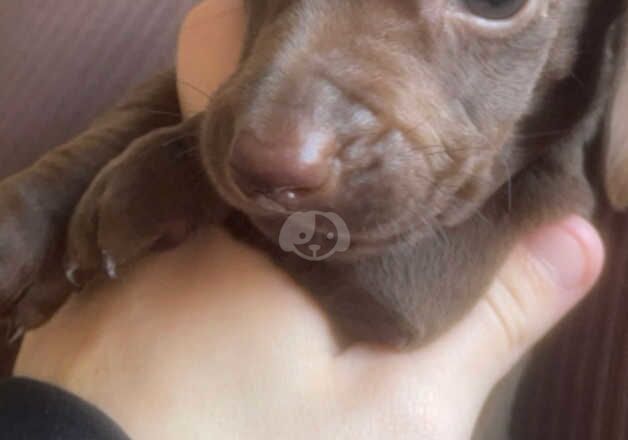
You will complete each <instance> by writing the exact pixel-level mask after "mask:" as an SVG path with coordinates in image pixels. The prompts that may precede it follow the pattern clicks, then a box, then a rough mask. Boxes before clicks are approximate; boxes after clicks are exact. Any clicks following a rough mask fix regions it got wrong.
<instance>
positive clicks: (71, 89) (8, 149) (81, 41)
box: [0, 0, 198, 377]
mask: <svg viewBox="0 0 628 440" xmlns="http://www.w3.org/2000/svg"><path fill="white" fill-rule="evenodd" d="M197 3H198V0H159V1H155V0H132V1H129V0H88V1H77V0H0V179H2V178H3V177H5V176H7V175H9V174H12V173H14V172H16V171H18V170H20V169H22V168H24V167H25V166H27V165H29V164H30V163H32V162H33V161H34V160H35V159H37V158H38V157H39V156H40V155H41V154H42V153H43V152H45V151H47V150H48V149H50V148H52V147H55V146H57V145H59V144H61V143H63V142H64V141H66V140H68V139H70V138H71V137H73V136H74V135H76V134H77V133H79V132H80V131H81V130H83V129H84V128H85V127H86V125H87V124H88V123H89V121H90V120H91V119H93V118H94V116H96V115H97V114H98V113H100V112H102V111H103V110H104V109H106V108H107V107H108V106H110V105H111V104H112V103H113V102H114V101H116V100H117V99H120V97H121V96H122V95H123V94H124V92H125V91H126V90H128V89H129V88H130V87H132V86H133V85H134V84H137V83H139V82H141V81H142V80H144V79H146V78H148V77H149V76H151V75H153V74H155V73H156V72H159V71H160V70H162V69H165V68H168V67H171V66H173V65H174V56H175V48H176V41H177V31H178V27H179V25H180V23H181V20H182V19H183V17H184V15H185V13H186V12H187V11H189V9H190V8H191V7H192V6H194V5H195V4H197ZM4 334H5V330H4V329H2V328H0V377H2V376H4V375H6V374H8V373H9V371H10V369H11V363H12V359H13V358H14V356H15V349H16V347H6V345H5V344H4V341H5V339H6V338H5V337H4Z"/></svg>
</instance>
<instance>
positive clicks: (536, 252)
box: [526, 217, 603, 290]
mask: <svg viewBox="0 0 628 440" xmlns="http://www.w3.org/2000/svg"><path fill="white" fill-rule="evenodd" d="M526 246H527V248H528V250H529V251H530V253H531V254H532V255H533V256H534V257H535V258H536V259H537V260H538V261H539V262H540V263H541V264H542V265H543V266H545V267H546V268H547V270H548V272H549V275H550V276H551V277H552V278H553V281H554V283H555V284H556V285H557V286H559V287H561V288H563V289H565V290H574V289H578V290H581V289H584V288H588V287H590V284H592V282H593V280H594V279H595V278H596V277H597V275H598V273H599V271H600V269H601V265H602V263H601V260H602V258H603V257H602V255H603V250H602V245H601V242H600V239H599V236H598V234H597V232H596V231H595V230H594V229H593V228H592V226H591V225H590V224H589V223H588V222H587V221H585V220H584V219H582V218H580V217H569V218H567V219H565V220H563V221H561V222H560V223H558V224H555V225H552V226H547V227H545V228H543V229H541V230H540V231H538V232H536V233H534V234H533V235H532V236H531V237H529V239H528V240H527V242H526Z"/></svg>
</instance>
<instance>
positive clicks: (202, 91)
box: [177, 78, 211, 99]
mask: <svg viewBox="0 0 628 440" xmlns="http://www.w3.org/2000/svg"><path fill="white" fill-rule="evenodd" d="M177 83H178V84H182V85H184V86H186V87H189V88H191V89H192V90H194V91H196V92H198V93H200V94H201V95H203V96H204V97H206V98H207V99H211V95H210V94H209V93H207V92H206V91H205V90H203V89H201V88H200V87H198V86H195V85H194V84H192V83H191V82H189V81H186V80H184V79H182V78H177Z"/></svg>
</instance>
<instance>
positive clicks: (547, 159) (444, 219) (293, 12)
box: [0, 0, 628, 347]
mask: <svg viewBox="0 0 628 440" xmlns="http://www.w3.org/2000/svg"><path fill="white" fill-rule="evenodd" d="M627 3H628V2H627V1H626V0H607V1H604V2H600V1H597V0H570V1H567V0H491V1H489V0H421V1H417V0H392V1H386V2H382V1H381V0H360V1H342V2H340V1H335V0H254V1H248V2H247V3H246V6H247V10H248V15H249V25H248V31H247V38H246V44H245V47H244V50H243V53H242V58H241V62H240V65H239V68H238V70H237V71H236V72H235V73H234V74H233V76H232V77H231V78H230V80H229V81H227V82H226V83H225V84H224V86H222V88H221V89H220V90H219V91H218V92H217V93H216V94H215V95H214V96H213V97H212V99H211V102H210V104H209V106H208V108H207V109H206V111H205V112H204V113H203V114H201V115H198V116H196V117H194V118H192V119H190V120H187V121H182V122H181V123H179V124H177V125H171V124H172V117H171V116H172V114H173V113H178V112H179V105H178V102H177V93H176V86H177V83H176V79H175V75H174V73H166V74H163V75H160V76H158V77H156V78H154V79H153V80H152V81H150V82H149V83H147V84H146V85H144V86H143V87H141V88H140V89H139V90H137V91H135V92H134V93H133V94H131V96H130V97H129V98H127V99H126V100H124V101H123V102H122V103H121V104H120V105H118V106H117V107H115V108H114V109H112V110H111V111H110V112H109V113H108V114H106V115H104V116H103V117H102V118H100V119H99V120H97V121H96V122H94V124H93V125H92V126H91V127H90V128H89V129H88V130H87V131H86V132H85V133H84V134H82V135H81V136H79V137H78V138H76V139H74V140H72V141H70V142H69V143H67V144H66V145H63V146H61V147H59V148H58V149H56V150H53V151H52V152H51V153H49V154H48V155H46V156H44V157H43V158H42V159H41V160H40V161H38V162H37V163H35V164H34V165H33V166H32V167H30V168H29V169H27V170H25V171H23V172H21V173H19V174H17V175H15V176H12V177H10V178H9V179H7V180H5V181H4V182H2V184H0V240H1V241H0V314H2V316H4V317H5V319H8V320H11V322H12V323H13V324H14V326H15V328H19V329H21V328H32V327H35V326H37V325H39V324H41V323H42V322H44V321H45V320H46V319H47V317H49V316H50V314H51V313H52V312H53V311H54V310H55V309H56V308H57V307H58V306H59V305H60V304H61V303H62V302H63V300H64V298H65V295H67V292H68V291H70V290H71V286H70V285H69V283H68V281H67V280H69V281H71V282H72V283H74V284H81V283H82V282H84V281H86V280H88V279H90V278H92V277H93V276H96V275H98V274H105V275H107V276H117V274H118V271H119V268H121V267H124V266H126V265H128V264H129V263H131V262H132V261H134V260H136V259H137V258H140V257H141V256H142V255H144V254H146V253H147V252H149V251H151V250H154V249H156V248H163V247H168V246H172V245H175V244H177V243H178V242H180V241H181V240H182V239H183V238H185V236H187V235H188V234H189V233H190V232H192V231H194V229H195V228H196V227H198V225H200V224H207V223H215V224H222V225H225V226H226V227H228V228H229V229H230V230H231V231H233V233H234V234H236V235H237V236H238V237H240V238H241V239H243V240H246V241H248V242H250V243H251V244H253V245H255V246H259V247H261V248H262V249H264V250H265V251H266V252H267V253H268V254H269V255H271V256H272V258H273V259H274V260H275V261H276V262H277V264H279V265H280V266H281V267H283V268H285V269H286V270H287V271H288V272H289V273H290V274H291V275H292V276H294V277H295V278H296V279H297V280H298V281H299V282H301V283H302V284H303V285H304V286H305V287H306V288H307V289H308V290H310V291H311V292H312V294H313V295H315V297H316V298H317V299H318V300H319V301H320V302H321V304H322V305H323V306H324V307H326V308H327V310H328V311H329V313H330V314H331V316H333V318H334V322H335V323H336V324H337V327H338V330H339V333H340V334H342V335H344V336H347V337H351V338H358V339H367V340H372V341H379V342H384V343H387V344H392V345H394V346H397V347H407V346H408V345H411V344H412V345H415V344H421V343H425V342H426V341H428V340H429V339H430V338H433V337H434V336H435V335H437V334H439V333H440V332H441V331H442V330H443V329H445V328H446V327H447V326H448V325H450V324H451V323H452V322H454V321H455V320H457V319H459V318H460V317H461V315H462V314H463V313H464V312H465V311H467V310H468V309H469V308H470V307H471V306H472V305H473V303H474V302H475V301H476V300H477V298H478V297H479V296H480V295H481V294H482V293H483V291H484V290H485V288H486V286H487V283H488V282H489V281H490V279H491V277H492V276H493V275H494V273H495V271H496V269H497V267H498V266H499V264H500V262H501V261H502V260H503V258H504V256H505V255H506V254H507V252H508V250H509V249H510V247H511V246H512V245H513V243H514V242H515V241H516V240H517V238H518V237H519V236H520V235H521V234H523V233H525V232H527V231H528V230H530V229H531V228H534V227H536V226H538V225H539V224H541V223H542V222H546V221H550V220H553V219H556V218H558V217H560V216H562V215H565V214H566V213H572V212H576V213H580V214H582V215H585V216H591V215H592V214H593V212H594V208H595V200H596V199H598V198H601V197H606V195H608V196H609V198H610V200H611V202H612V203H613V205H614V207H616V208H618V209H623V208H625V207H627V206H628V177H627V175H628V146H625V143H624V142H620V141H623V139H621V136H619V135H618V134H617V133H613V132H612V131H611V130H610V129H609V127H610V125H609V121H610V120H611V119H612V117H613V113H612V111H611V108H612V107H611V101H612V100H611V98H612V97H613V95H614V90H615V88H616V87H617V84H619V82H620V79H621V74H620V72H621V71H622V69H623V58H624V56H625V55H624V52H625V51H626V47H627V44H626V42H625V32H626V29H625V28H626V24H627V22H626V19H625V18H624V13H625V9H626V6H627ZM619 125H621V124H619ZM604 188H606V191H607V192H606V195H605V193H604ZM62 261H65V268H63V267H62V264H61V262H62ZM66 278H67V279H66ZM513 337H516V335H513Z"/></svg>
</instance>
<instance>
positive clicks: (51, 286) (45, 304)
mask: <svg viewBox="0 0 628 440" xmlns="http://www.w3.org/2000/svg"><path fill="white" fill-rule="evenodd" d="M29 172H30V171H25V172H24V173H23V174H21V175H19V176H16V177H12V178H9V179H7V180H5V181H3V182H2V183H1V184H0V321H1V322H3V323H4V327H7V326H8V327H9V328H10V334H9V335H8V336H9V337H10V338H11V337H13V336H19V334H20V333H21V332H22V331H23V330H25V329H30V328H33V327H36V326H38V325H40V324H42V323H43V322H45V321H46V320H47V319H48V318H49V317H50V316H52V314H53V313H54V312H55V311H56V310H57V308H58V307H59V306H60V305H61V304H62V303H63V301H64V300H65V298H66V297H67V296H68V294H69V293H70V292H71V286H70V285H69V284H68V283H67V282H65V280H64V277H63V266H62V264H61V262H62V255H63V252H62V251H61V244H62V243H63V237H64V231H65V228H64V226H65V220H66V219H67V218H68V217H69V214H70V213H69V212H68V213H67V214H64V213H63V212H60V211H63V209H61V208H59V207H58V206H56V203H55V200H52V199H51V198H50V197H48V196H45V195H44V194H43V191H42V190H41V188H40V187H38V186H36V185H34V184H32V183H29V182H30V181H29V179H25V178H24V177H25V176H27V175H26V173H29ZM68 211H69V210H68ZM3 336H4V335H0V338H2V337H3Z"/></svg>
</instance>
